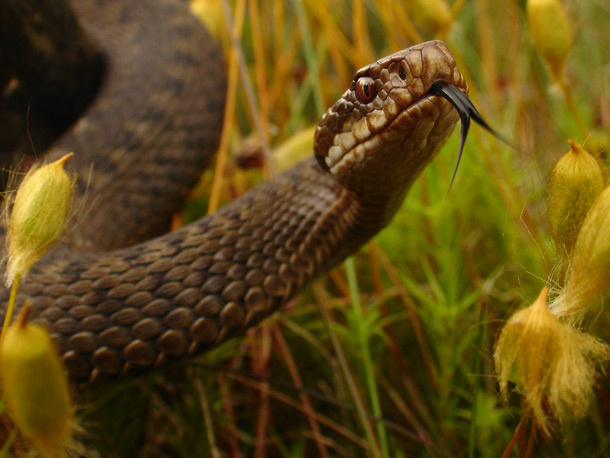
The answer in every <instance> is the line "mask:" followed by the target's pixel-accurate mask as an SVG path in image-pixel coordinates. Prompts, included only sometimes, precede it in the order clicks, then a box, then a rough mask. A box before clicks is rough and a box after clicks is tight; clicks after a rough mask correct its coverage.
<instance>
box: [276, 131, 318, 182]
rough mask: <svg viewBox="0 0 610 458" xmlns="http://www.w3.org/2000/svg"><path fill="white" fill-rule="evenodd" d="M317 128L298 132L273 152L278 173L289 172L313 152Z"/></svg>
mask: <svg viewBox="0 0 610 458" xmlns="http://www.w3.org/2000/svg"><path fill="white" fill-rule="evenodd" d="M315 130H316V128H315V126H312V127H308V128H307V129H304V130H302V131H300V132H297V133H296V134H294V135H293V136H292V137H290V138H289V139H287V140H286V141H285V142H284V143H282V144H281V145H280V146H279V147H278V148H277V149H276V150H275V151H274V152H273V163H274V165H275V168H276V170H277V171H278V172H283V171H284V170H288V169H289V168H290V167H292V166H293V165H295V164H296V163H297V162H299V161H300V160H302V159H305V158H306V157H308V156H309V155H311V151H313V137H314V133H315Z"/></svg>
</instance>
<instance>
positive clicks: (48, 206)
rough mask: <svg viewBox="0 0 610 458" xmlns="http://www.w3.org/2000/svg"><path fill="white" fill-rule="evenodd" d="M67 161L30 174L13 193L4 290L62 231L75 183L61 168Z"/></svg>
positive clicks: (42, 253)
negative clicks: (14, 193)
mask: <svg viewBox="0 0 610 458" xmlns="http://www.w3.org/2000/svg"><path fill="white" fill-rule="evenodd" d="M71 157H72V153H70V154H67V155H65V156H64V157H62V158H61V159H58V160H57V161H55V162H53V163H51V164H45V165H43V166H40V167H38V168H35V169H33V170H31V171H30V172H29V173H28V174H27V175H26V177H25V178H24V180H23V182H22V183H21V186H19V189H18V190H17V192H16V195H15V199H14V202H13V205H12V209H11V210H10V216H9V222H8V265H7V269H6V277H5V281H6V284H7V286H10V284H11V283H12V282H13V280H14V278H15V276H16V275H17V274H19V275H20V276H21V277H22V278H23V277H24V276H25V275H26V274H27V272H28V271H29V270H30V268H31V267H32V265H34V264H35V263H36V262H37V261H38V260H39V259H40V258H41V257H42V256H43V255H44V253H45V252H46V251H47V250H48V249H49V248H50V247H51V245H52V244H53V243H54V242H55V241H56V240H57V238H58V237H59V236H60V235H61V233H62V232H63V230H64V228H65V227H66V223H67V222H68V218H69V216H70V210H71V208H72V200H73V197H74V183H75V180H74V179H73V177H71V176H70V175H69V174H68V172H66V170H65V169H64V165H65V164H66V162H67V161H68V160H69V159H70V158H71Z"/></svg>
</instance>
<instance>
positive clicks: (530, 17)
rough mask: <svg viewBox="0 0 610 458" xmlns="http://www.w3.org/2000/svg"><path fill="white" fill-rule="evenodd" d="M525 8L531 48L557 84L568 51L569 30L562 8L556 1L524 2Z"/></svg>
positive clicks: (535, 0) (563, 68) (570, 46)
mask: <svg viewBox="0 0 610 458" xmlns="http://www.w3.org/2000/svg"><path fill="white" fill-rule="evenodd" d="M525 8H526V14H527V22H528V25H529V30H530V35H531V37H532V42H533V43H534V48H536V51H538V53H539V54H540V55H541V56H542V58H543V59H544V60H545V62H546V63H547V65H548V66H549V69H550V71H551V75H552V76H553V78H554V79H555V80H557V81H561V80H562V79H563V73H564V70H565V66H566V62H567V60H568V54H569V53H570V49H571V48H572V29H571V28H570V24H569V22H568V18H567V16H566V14H565V11H564V9H563V6H562V5H561V3H560V2H559V0H527V3H526V7H525Z"/></svg>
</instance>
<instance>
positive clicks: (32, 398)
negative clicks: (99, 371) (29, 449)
mask: <svg viewBox="0 0 610 458" xmlns="http://www.w3.org/2000/svg"><path fill="white" fill-rule="evenodd" d="M0 379H1V380H2V388H3V391H4V400H5V402H6V406H7V409H8V413H9V415H10V417H11V419H12V420H13V422H14V423H15V425H16V426H17V428H18V429H19V431H20V432H21V433H22V434H23V435H24V437H26V438H27V439H28V440H30V441H31V442H32V444H33V445H34V446H35V447H36V449H37V450H38V451H39V453H40V454H41V455H42V456H44V457H55V456H64V453H65V450H66V448H67V447H68V446H69V445H70V440H71V434H72V429H73V409H72V404H71V401H70V394H69V390H68V381H67V378H66V374H65V372H64V370H63V367H62V364H61V361H60V358H59V355H58V354H57V351H56V349H55V346H54V345H53V343H52V341H51V338H50V337H49V334H48V333H47V331H46V330H45V329H43V328H42V327H40V326H37V325H35V324H32V323H29V322H27V311H26V312H24V311H22V313H21V316H20V317H19V319H17V320H16V321H15V322H14V323H13V324H12V325H11V326H10V327H9V328H8V331H7V332H6V334H5V335H3V336H2V339H0Z"/></svg>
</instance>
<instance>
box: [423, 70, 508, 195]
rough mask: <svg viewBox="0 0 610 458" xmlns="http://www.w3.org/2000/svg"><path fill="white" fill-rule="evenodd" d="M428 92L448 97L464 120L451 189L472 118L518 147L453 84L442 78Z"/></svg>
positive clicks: (495, 134)
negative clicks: (491, 125)
mask: <svg viewBox="0 0 610 458" xmlns="http://www.w3.org/2000/svg"><path fill="white" fill-rule="evenodd" d="M428 93H429V94H431V95H437V96H439V97H443V98H444V99H447V100H448V101H449V102H450V103H451V105H453V106H454V107H455V109H456V110H457V112H458V113H459V115H460V119H461V121H462V130H461V132H460V150H459V152H458V157H457V162H456V163H455V169H454V170H453V176H452V177H451V184H450V185H449V189H451V185H453V180H455V174H456V173H457V169H458V166H459V165H460V160H461V159H462V152H463V151H464V143H465V142H466V137H467V136H468V128H469V127H470V120H471V119H472V120H473V121H474V122H476V123H477V124H478V125H480V126H481V127H483V128H484V129H485V130H487V131H488V132H489V133H491V134H492V135H493V136H494V137H496V138H497V139H498V140H500V141H501V142H502V143H505V144H507V145H508V146H510V147H511V148H514V149H516V148H515V147H514V146H513V145H512V144H511V143H510V142H509V141H507V140H506V139H505V138H504V137H502V136H501V135H500V134H498V133H497V132H496V131H495V130H493V129H492V128H491V127H489V124H487V123H486V122H485V120H484V119H483V117H482V116H481V113H479V111H478V110H477V109H476V107H475V106H474V105H473V104H472V102H471V101H470V99H469V98H468V96H467V95H466V94H464V93H463V92H462V91H461V90H460V89H458V88H457V87H456V86H454V85H453V84H449V83H447V82H446V81H442V80H439V81H436V82H434V83H432V86H430V89H429V90H428Z"/></svg>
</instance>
